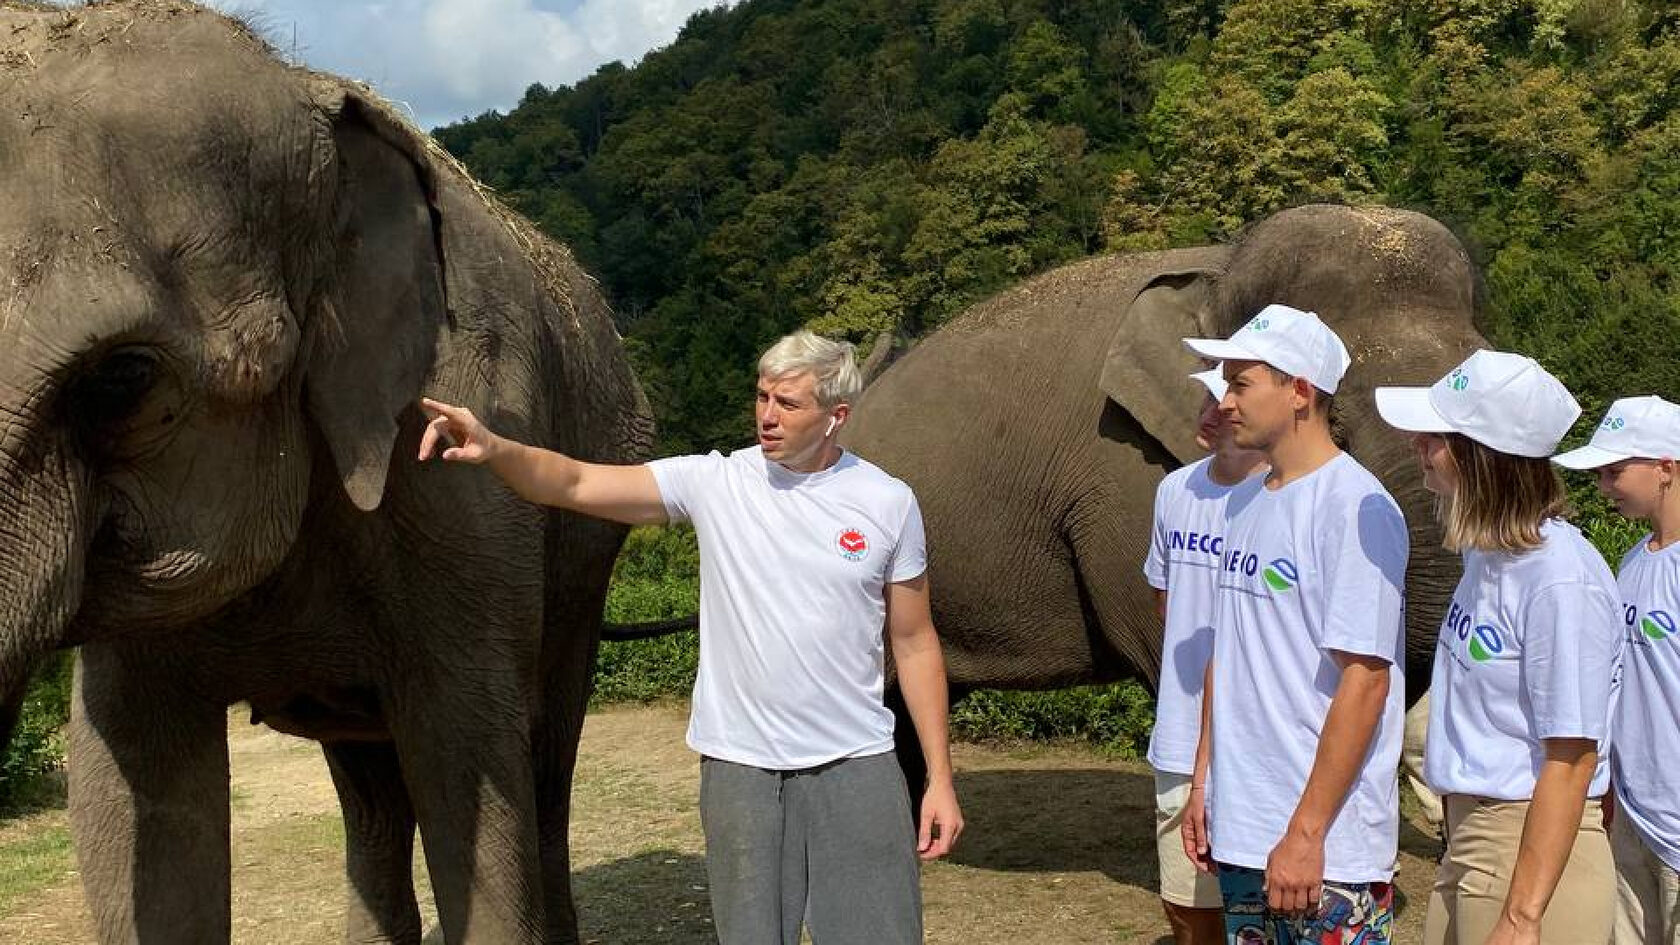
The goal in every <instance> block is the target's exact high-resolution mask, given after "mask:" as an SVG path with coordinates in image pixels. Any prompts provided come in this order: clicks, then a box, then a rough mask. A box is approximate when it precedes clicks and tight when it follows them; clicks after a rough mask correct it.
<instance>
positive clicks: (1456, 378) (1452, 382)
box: [1447, 368, 1470, 390]
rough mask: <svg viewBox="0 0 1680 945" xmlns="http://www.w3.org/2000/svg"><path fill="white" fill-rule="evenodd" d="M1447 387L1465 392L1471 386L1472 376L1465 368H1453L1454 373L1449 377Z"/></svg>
mask: <svg viewBox="0 0 1680 945" xmlns="http://www.w3.org/2000/svg"><path fill="white" fill-rule="evenodd" d="M1447 386H1448V387H1451V388H1452V389H1453V390H1463V389H1465V388H1466V387H1469V386H1470V375H1469V374H1466V373H1465V372H1464V369H1463V368H1453V372H1452V373H1451V374H1448V375H1447Z"/></svg>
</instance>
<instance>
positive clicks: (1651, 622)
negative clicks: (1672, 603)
mask: <svg viewBox="0 0 1680 945" xmlns="http://www.w3.org/2000/svg"><path fill="white" fill-rule="evenodd" d="M1639 630H1640V632H1642V633H1644V634H1645V635H1646V636H1647V637H1650V638H1651V639H1653V640H1666V639H1668V638H1669V637H1672V636H1674V632H1675V624H1674V618H1673V617H1671V616H1669V615H1668V612H1667V611H1664V610H1647V611H1646V612H1645V616H1644V618H1643V619H1641V620H1640V621H1639Z"/></svg>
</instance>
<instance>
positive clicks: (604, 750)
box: [0, 704, 1436, 945]
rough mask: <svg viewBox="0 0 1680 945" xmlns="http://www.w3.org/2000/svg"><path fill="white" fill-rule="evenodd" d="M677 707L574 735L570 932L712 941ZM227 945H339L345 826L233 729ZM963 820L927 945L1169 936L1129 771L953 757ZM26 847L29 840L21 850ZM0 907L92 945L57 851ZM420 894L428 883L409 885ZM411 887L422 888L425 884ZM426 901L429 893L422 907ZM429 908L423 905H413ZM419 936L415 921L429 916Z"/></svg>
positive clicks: (678, 942)
mask: <svg viewBox="0 0 1680 945" xmlns="http://www.w3.org/2000/svg"><path fill="white" fill-rule="evenodd" d="M685 720H686V706H684V705H681V704H671V705H658V706H649V707H622V708H613V709H608V710H605V711H602V712H598V713H595V714H593V715H591V716H590V717H589V722H588V724H587V726H586V727H585V729H584V739H583V746H582V750H581V756H580V759H579V773H578V779H577V784H576V790H575V795H576V796H575V800H574V805H573V808H574V829H573V855H574V868H575V883H576V888H577V892H578V898H579V903H580V910H581V913H582V923H583V927H584V937H585V940H586V941H590V942H596V943H612V945H656V943H657V945H702V943H709V942H712V941H713V938H712V936H711V928H710V917H709V910H708V907H707V901H706V889H705V883H706V879H705V869H704V861H703V859H702V853H703V848H702V844H701V839H700V823H699V815H698V813H697V811H696V809H695V805H696V789H697V769H696V764H695V760H694V756H693V755H692V754H691V753H690V752H689V751H688V750H687V749H686V748H684V747H683V744H682V734H683V726H684V724H685ZM230 736H231V738H232V746H233V749H232V750H233V766H234V792H235V802H234V803H235V808H234V869H235V876H234V889H235V901H234V941H235V942H239V943H249V945H269V943H274V945H280V943H285V945H308V943H337V942H339V941H341V940H342V935H343V931H342V922H343V915H344V888H343V879H342V873H341V870H342V862H343V854H342V832H341V830H340V829H339V826H338V815H337V805H336V802H335V801H334V799H333V795H332V790H331V786H330V783H329V781H328V779H327V774H326V769H325V766H324V765H323V764H322V762H321V760H320V755H319V753H318V752H316V751H315V750H314V748H313V747H312V746H310V745H309V744H307V743H304V742H300V741H297V740H296V739H292V738H289V737H287V736H283V735H278V734H275V733H273V732H270V731H268V730H266V729H253V728H251V727H250V726H249V725H246V724H245V723H244V721H243V718H242V716H239V715H234V716H230ZM956 753H957V758H956V761H957V767H958V771H959V783H958V790H959V792H960V794H961V797H962V801H963V804H964V811H965V814H966V816H967V818H968V823H969V828H968V832H967V833H965V834H964V838H963V842H962V845H961V847H960V848H959V851H958V853H957V855H956V856H955V857H953V858H952V860H951V861H950V862H946V863H937V864H934V865H932V866H930V867H928V868H927V869H926V871H925V872H924V874H923V891H924V896H925V899H926V906H927V940H928V942H929V943H932V945H992V943H997V945H1023V943H1045V945H1052V943H1053V945H1097V943H1103V945H1114V943H1128V942H1130V943H1155V942H1158V941H1160V940H1161V939H1162V936H1164V935H1165V934H1166V928H1165V924H1164V923H1163V922H1162V920H1161V917H1160V912H1159V907H1158V903H1157V900H1156V898H1155V894H1154V891H1153V889H1154V881H1155V880H1154V839H1153V832H1152V831H1153V815H1152V813H1151V811H1152V807H1153V798H1154V795H1153V787H1152V782H1151V780H1150V777H1149V775H1148V772H1147V770H1146V769H1145V768H1144V767H1143V766H1141V765H1138V764H1135V763H1129V762H1117V761H1110V760H1106V759H1102V758H1099V757H1097V756H1095V755H1093V754H1091V753H1089V752H1086V751H1083V750H1078V749H1069V748H1056V747H1045V746H1037V745H1033V746H1019V747H1013V748H1012V747H1008V746H1003V747H999V746H975V745H959V746H958V747H957V752H956ZM63 820H64V815H63V812H62V811H49V812H46V813H42V814H37V815H35V816H33V817H30V818H26V819H25V820H23V821H14V822H12V823H10V824H5V825H0V874H3V873H4V871H5V866H6V865H8V864H11V863H13V862H16V861H17V860H18V859H19V858H20V857H21V856H23V855H24V852H25V850H26V848H28V849H35V850H37V851H38V850H39V848H40V847H41V846H42V841H41V840H40V838H41V837H42V836H50V835H52V834H53V833H55V832H57V831H61V830H62V827H63ZM1417 823H1419V821H1418V820H1417V818H1416V815H1415V813H1414V814H1412V815H1411V816H1410V817H1409V818H1408V822H1407V825H1406V828H1405V829H1404V831H1403V835H1402V837H1401V843H1402V846H1403V847H1404V853H1403V854H1402V857H1401V874H1400V886H1401V891H1402V894H1403V897H1404V904H1403V906H1402V912H1401V922H1400V926H1401V928H1400V935H1399V937H1398V938H1397V941H1417V940H1418V938H1419V936H1420V935H1421V930H1422V903H1423V902H1424V899H1425V896H1426V893H1427V888H1428V878H1429V876H1430V875H1431V874H1432V872H1433V863H1432V858H1433V856H1434V854H1435V852H1436V847H1435V844H1434V842H1433V841H1432V840H1431V839H1430V838H1428V837H1426V836H1425V835H1424V834H1423V833H1422V832H1420V831H1419V830H1418V828H1417V827H1416V824H1417ZM32 843H33V847H31V844H32ZM47 846H48V847H49V859H50V858H51V857H52V856H54V855H56V856H57V858H58V862H57V863H56V865H54V864H52V863H49V864H47V867H46V868H44V869H43V868H42V867H41V864H40V863H39V862H36V863H35V865H34V866H33V867H32V869H34V871H35V872H34V873H33V874H32V875H34V876H36V877H37V879H36V881H35V886H34V888H31V889H26V890H23V891H22V892H21V894H19V895H17V896H15V897H14V898H13V900H12V901H11V902H10V904H5V903H0V913H4V915H0V943H12V942H15V943H24V942H28V943H31V945H64V943H83V942H90V941H92V933H91V931H90V929H89V927H88V924H87V918H86V911H85V908H84V906H83V904H82V900H81V891H80V889H79V887H78V886H77V882H76V877H75V875H74V872H73V867H72V866H71V864H70V861H69V856H68V853H67V851H63V850H62V849H60V850H59V851H58V852H57V853H56V854H53V853H52V852H51V850H50V847H51V844H47ZM419 879H420V881H421V882H422V883H424V875H423V872H422V875H421V876H420V877H419ZM422 888H423V890H424V888H425V887H424V886H423V887H422ZM424 898H425V899H426V900H427V902H428V903H429V898H430V897H429V895H426V896H424ZM427 908H428V909H429V905H428V906H427ZM428 924H430V919H429V918H428Z"/></svg>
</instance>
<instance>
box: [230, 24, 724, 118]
mask: <svg viewBox="0 0 1680 945" xmlns="http://www.w3.org/2000/svg"><path fill="white" fill-rule="evenodd" d="M209 3H210V5H211V6H215V7H217V8H219V9H222V10H224V11H227V12H230V13H240V14H244V13H255V14H257V21H258V22H259V23H261V24H262V25H263V26H264V27H265V32H266V33H267V35H268V37H269V38H270V39H271V40H273V41H274V43H275V44H276V45H277V46H279V47H280V48H281V50H282V51H283V52H287V53H288V54H291V55H293V56H294V58H296V59H299V60H301V61H303V62H305V63H308V64H309V65H310V66H312V67H314V68H317V69H322V70H326V71H329V72H337V73H340V74H342V75H347V76H351V77H353V78H357V79H361V80H363V81H366V82H369V83H371V84H372V85H373V86H374V87H375V88H377V89H378V90H379V91H380V92H381V93H383V94H384V95H385V96H386V97H387V98H390V99H392V100H393V101H396V102H398V103H400V104H401V105H403V106H404V107H405V108H406V109H407V110H408V111H409V112H410V114H411V115H412V117H414V119H415V121H416V122H417V123H418V124H419V125H420V127H422V128H426V129H431V128H433V127H436V126H437V125H441V124H446V123H448V122H451V121H454V120H456V119H459V118H462V117H468V116H472V115H477V114H479V113H481V112H483V111H485V110H487V109H492V108H494V109H498V110H501V111H506V110H508V109H510V108H512V107H513V106H514V105H516V104H518V102H519V97H520V96H521V95H522V94H524V92H525V89H526V88H527V87H528V86H530V84H531V83H533V82H541V83H542V84H543V85H546V86H549V87H550V88H552V87H554V86H557V85H569V84H571V83H574V82H577V81H578V80H579V79H582V78H585V77H586V76H588V75H590V74H591V73H593V72H594V71H595V70H596V68H598V67H599V66H601V65H603V64H604V63H608V62H612V61H613V60H615V59H616V60H620V61H622V62H624V63H625V64H626V65H629V64H632V63H634V62H635V61H636V60H638V59H640V58H641V57H642V55H643V54H644V53H646V52H648V51H649V50H651V49H656V48H658V47H661V46H665V45H667V44H669V43H670V42H671V41H672V40H673V39H675V38H676V36H677V32H678V30H680V29H681V28H682V25H683V24H684V23H685V22H687V21H688V18H689V16H690V15H691V14H693V13H694V12H695V11H696V10H700V9H704V8H707V7H712V6H718V5H722V3H723V0H209ZM294 37H295V40H294ZM294 42H295V47H294Z"/></svg>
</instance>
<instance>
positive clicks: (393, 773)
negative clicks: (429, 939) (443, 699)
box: [321, 742, 420, 945]
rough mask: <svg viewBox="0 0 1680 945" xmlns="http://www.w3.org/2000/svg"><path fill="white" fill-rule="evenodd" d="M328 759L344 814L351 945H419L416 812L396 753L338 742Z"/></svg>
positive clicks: (326, 749) (329, 747)
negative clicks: (415, 874)
mask: <svg viewBox="0 0 1680 945" xmlns="http://www.w3.org/2000/svg"><path fill="white" fill-rule="evenodd" d="M321 751H322V753H323V754H324V755H326V758H327V768H328V770H330V771H331V772H332V779H333V786H334V787H335V788H337V789H338V800H339V804H340V806H342V807H343V809H344V847H345V849H344V860H345V870H346V872H347V873H348V874H349V879H350V902H349V915H348V916H347V917H346V929H345V940H346V941H347V942H349V943H350V945H419V942H420V906H419V903H417V902H416V901H415V899H414V828H415V820H414V805H413V803H412V802H410V801H409V798H408V787H407V785H406V784H404V783H403V776H402V766H401V765H400V764H399V763H398V760H397V750H396V746H394V745H392V744H391V743H389V742H336V743H332V744H324V745H322V746H321Z"/></svg>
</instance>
